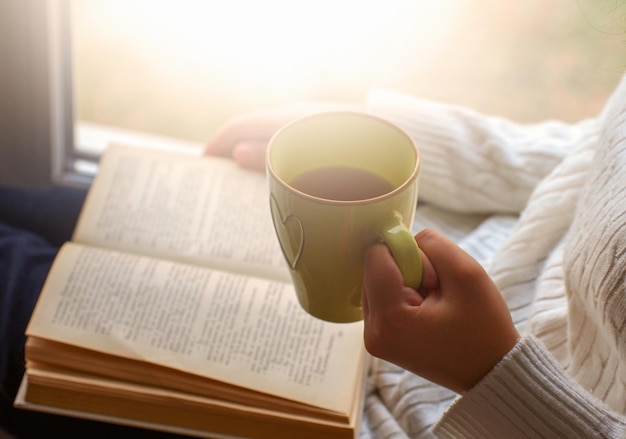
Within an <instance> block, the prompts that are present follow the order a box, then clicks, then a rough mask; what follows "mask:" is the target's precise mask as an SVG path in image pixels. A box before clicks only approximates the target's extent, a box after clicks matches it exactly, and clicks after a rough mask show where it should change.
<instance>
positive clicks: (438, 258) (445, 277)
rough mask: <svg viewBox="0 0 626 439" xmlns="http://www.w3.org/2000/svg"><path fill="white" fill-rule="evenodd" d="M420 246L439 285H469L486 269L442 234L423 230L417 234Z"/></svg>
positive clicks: (416, 237)
mask: <svg viewBox="0 0 626 439" xmlns="http://www.w3.org/2000/svg"><path fill="white" fill-rule="evenodd" d="M415 240H416V241H417V244H418V246H419V248H420V249H421V250H422V251H423V252H424V254H425V255H426V257H427V259H428V260H429V262H430V264H432V267H433V271H434V272H435V274H436V276H437V282H438V284H439V287H441V288H444V287H445V286H452V285H455V284H456V285H466V286H468V285H467V283H468V282H470V281H472V279H474V278H475V277H476V275H477V274H481V275H482V274H484V270H483V269H482V267H481V266H480V264H479V263H478V262H476V260H475V259H474V258H472V257H471V256H470V255H469V254H467V253H466V252H465V251H464V250H462V249H461V248H460V247H459V246H457V245H456V244H455V243H454V242H453V241H451V240H449V239H448V238H446V237H445V236H443V235H442V234H440V233H438V232H436V231H434V230H431V229H425V230H422V231H421V232H420V233H418V234H417V235H416V236H415Z"/></svg>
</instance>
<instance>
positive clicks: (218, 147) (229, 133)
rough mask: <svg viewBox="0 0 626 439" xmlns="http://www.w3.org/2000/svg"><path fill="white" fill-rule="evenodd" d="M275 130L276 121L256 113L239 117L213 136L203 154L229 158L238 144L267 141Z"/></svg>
mask: <svg viewBox="0 0 626 439" xmlns="http://www.w3.org/2000/svg"><path fill="white" fill-rule="evenodd" d="M276 129H277V123H276V121H274V120H272V118H271V117H269V116H266V115H261V114H257V113H251V114H245V115H242V116H239V117H237V118H235V119H233V120H232V121H231V122H230V123H228V124H227V125H226V126H224V128H222V129H221V130H219V131H218V132H217V133H216V134H215V136H213V138H212V139H211V140H210V141H209V142H208V143H207V144H206V146H205V148H204V154H206V155H219V156H225V157H229V156H231V155H232V153H233V150H234V147H235V146H236V145H237V144H238V143H240V142H245V141H250V140H255V141H268V140H269V139H270V137H271V136H272V135H273V134H274V132H276Z"/></svg>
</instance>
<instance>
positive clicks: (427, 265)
mask: <svg viewBox="0 0 626 439" xmlns="http://www.w3.org/2000/svg"><path fill="white" fill-rule="evenodd" d="M420 253H421V260H422V285H421V286H420V289H419V291H420V292H421V293H428V291H432V290H435V289H437V288H438V287H439V278H438V277H437V272H436V271H435V267H433V264H432V262H430V259H429V258H428V256H427V255H426V253H424V251H423V250H422V249H420ZM423 295H424V294H423Z"/></svg>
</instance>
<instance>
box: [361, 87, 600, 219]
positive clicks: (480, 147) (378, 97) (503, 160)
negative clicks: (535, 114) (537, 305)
mask: <svg viewBox="0 0 626 439" xmlns="http://www.w3.org/2000/svg"><path fill="white" fill-rule="evenodd" d="M367 110H368V111H369V112H370V113H373V114H376V115H379V116H381V117H384V118H386V119H388V120H390V121H392V122H394V123H396V124H397V125H399V126H400V127H402V128H404V129H405V130H406V131H407V132H408V133H409V134H410V135H411V136H412V137H413V138H414V139H415V141H416V143H417V145H418V147H419V149H420V152H421V157H422V167H421V173H420V189H419V191H420V199H421V200H423V201H425V202H427V203H432V204H434V205H437V206H439V207H443V208H445V209H448V210H452V211H457V212H463V213H491V214H493V213H519V212H520V211H521V210H522V209H523V208H524V206H525V205H526V202H527V200H528V198H529V196H530V194H531V192H532V191H533V189H534V188H535V186H536V185H537V183H538V182H539V181H541V180H542V179H543V178H544V177H545V176H546V175H547V174H548V173H549V172H550V171H551V170H552V169H553V168H554V167H555V166H556V165H557V164H558V163H559V162H560V161H561V160H562V159H563V157H564V156H565V155H566V154H567V153H568V152H569V151H571V150H572V149H574V148H575V146H576V145H578V144H580V143H581V139H583V138H585V137H586V136H588V135H589V132H590V131H592V130H593V129H594V128H595V124H594V123H593V121H591V120H587V121H581V122H579V123H577V124H566V123H562V122H556V121H555V122H544V123H540V124H533V125H522V124H517V123H514V122H511V121H508V120H505V119H502V118H498V117H489V116H484V115H481V114H479V113H477V112H475V111H472V110H470V109H467V108H462V107H457V106H452V105H447V104H442V103H436V102H432V101H427V100H423V99H419V98H416V97H413V96H408V95H404V94H400V93H396V92H392V91H383V90H373V91H372V92H370V94H369V95H368V100H367Z"/></svg>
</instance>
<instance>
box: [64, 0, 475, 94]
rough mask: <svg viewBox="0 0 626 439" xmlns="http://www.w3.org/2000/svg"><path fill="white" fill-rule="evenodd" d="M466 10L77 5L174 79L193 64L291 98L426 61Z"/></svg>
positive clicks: (456, 3)
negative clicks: (297, 91)
mask: <svg viewBox="0 0 626 439" xmlns="http://www.w3.org/2000/svg"><path fill="white" fill-rule="evenodd" d="M466 3H467V0H438V1H431V0H428V1H420V0H315V1H306V2H299V1H293V0H263V1H258V0H223V1H215V0H211V1H202V0H199V1H194V0H177V1H173V0H88V1H85V2H83V1H76V2H75V7H76V8H78V9H81V8H86V7H87V6H86V5H88V7H89V11H90V12H89V14H82V17H84V18H83V19H85V20H89V18H90V17H91V20H89V21H90V23H87V22H84V23H79V25H81V26H83V27H85V28H87V26H88V29H89V32H91V33H93V34H95V35H97V36H98V37H100V38H105V39H109V40H112V39H113V40H116V41H117V42H118V43H119V44H121V45H123V46H124V47H126V48H127V49H128V50H133V52H134V53H136V54H137V56H138V57H141V58H142V60H143V61H144V62H145V63H149V64H150V65H152V66H155V68H154V69H153V71H155V72H158V74H159V75H162V76H163V77H164V78H166V79H171V80H180V78H181V73H180V72H177V71H176V69H179V68H181V67H182V66H184V69H193V70H195V71H196V72H198V73H200V74H203V75H204V74H206V75H213V76H215V75H221V76H223V77H227V78H229V79H230V82H231V83H232V84H233V86H234V87H244V88H245V87H250V89H251V90H252V89H254V90H256V92H259V93H260V92H263V93H274V94H280V93H284V94H288V93H290V92H293V90H294V88H297V87H302V86H306V85H307V84H311V83H313V82H316V81H317V82H319V81H320V80H323V79H324V78H327V77H331V76H332V77H333V78H334V81H335V82H336V81H337V78H339V79H341V78H343V79H344V80H345V81H355V80H356V81H359V82H363V83H376V82H377V80H379V78H380V77H381V75H385V73H386V72H388V71H389V69H393V68H396V67H394V66H397V65H399V64H402V61H401V60H399V59H397V57H398V56H399V55H397V54H403V55H402V56H403V57H405V56H406V53H407V50H406V48H405V47H404V45H407V44H411V45H415V44H416V41H418V42H419V44H422V45H424V47H423V48H420V54H422V53H423V52H424V50H426V49H427V47H428V45H429V44H430V45H432V46H435V45H436V41H437V35H438V34H440V33H443V32H445V31H446V30H447V28H448V27H449V26H450V25H452V24H453V22H454V17H455V16H456V14H458V13H459V12H460V10H461V9H462V7H461V6H464V5H465V4H466ZM416 35H420V36H422V38H418V39H416V38H415V36H416ZM424 36H426V39H424ZM433 49H434V47H433ZM373 59H376V62H375V63H374V64H375V65H372V60H373ZM251 90H249V92H250V91H251Z"/></svg>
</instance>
